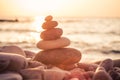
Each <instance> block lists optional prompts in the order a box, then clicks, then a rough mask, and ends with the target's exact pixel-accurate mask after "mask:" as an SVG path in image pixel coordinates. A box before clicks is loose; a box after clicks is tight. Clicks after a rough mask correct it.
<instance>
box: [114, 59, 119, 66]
mask: <svg viewBox="0 0 120 80" xmlns="http://www.w3.org/2000/svg"><path fill="white" fill-rule="evenodd" d="M113 63H114V66H113V67H120V59H115V60H113Z"/></svg>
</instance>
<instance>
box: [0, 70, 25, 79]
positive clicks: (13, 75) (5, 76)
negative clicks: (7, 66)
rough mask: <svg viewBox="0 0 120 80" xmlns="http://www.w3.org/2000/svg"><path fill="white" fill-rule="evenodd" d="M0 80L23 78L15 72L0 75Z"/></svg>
mask: <svg viewBox="0 0 120 80" xmlns="http://www.w3.org/2000/svg"><path fill="white" fill-rule="evenodd" d="M0 80H23V78H22V76H21V75H20V74H19V73H16V72H4V73H1V74H0Z"/></svg>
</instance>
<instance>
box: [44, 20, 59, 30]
mask: <svg viewBox="0 0 120 80" xmlns="http://www.w3.org/2000/svg"><path fill="white" fill-rule="evenodd" d="M57 25H58V22H57V21H47V22H44V23H43V24H42V28H43V29H51V28H54V27H56V26H57Z"/></svg>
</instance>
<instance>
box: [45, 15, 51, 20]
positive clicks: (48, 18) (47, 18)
mask: <svg viewBox="0 0 120 80" xmlns="http://www.w3.org/2000/svg"><path fill="white" fill-rule="evenodd" d="M52 19H53V17H52V16H51V15H49V16H46V17H45V21H51V20H52Z"/></svg>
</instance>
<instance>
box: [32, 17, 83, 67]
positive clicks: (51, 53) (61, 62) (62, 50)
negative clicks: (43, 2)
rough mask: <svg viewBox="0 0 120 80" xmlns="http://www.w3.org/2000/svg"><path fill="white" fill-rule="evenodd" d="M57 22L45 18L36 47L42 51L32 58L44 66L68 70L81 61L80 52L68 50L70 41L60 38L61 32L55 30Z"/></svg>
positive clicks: (51, 18) (58, 29) (57, 29)
mask: <svg viewBox="0 0 120 80" xmlns="http://www.w3.org/2000/svg"><path fill="white" fill-rule="evenodd" d="M57 25H58V22H57V21H53V17H52V16H50V15H49V16H47V17H46V18H45V22H44V23H43V24H42V28H43V29H44V31H43V32H41V34H40V38H41V39H42V40H40V41H39V42H38V43H37V47H38V48H39V49H42V51H40V52H39V53H38V54H37V55H36V56H35V58H34V60H36V61H40V62H42V63H44V64H46V65H54V66H57V67H59V68H62V69H69V68H71V66H72V67H75V63H78V62H79V61H80V59H81V52H80V51H78V50H76V49H74V48H68V47H67V46H69V45H70V40H69V39H68V38H66V37H61V36H62V34H63V30H62V29H61V28H56V27H57Z"/></svg>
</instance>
